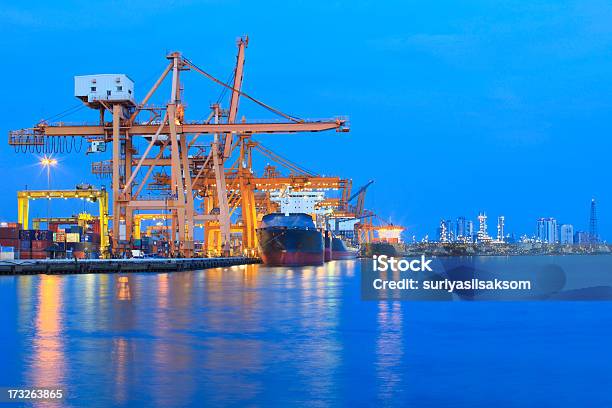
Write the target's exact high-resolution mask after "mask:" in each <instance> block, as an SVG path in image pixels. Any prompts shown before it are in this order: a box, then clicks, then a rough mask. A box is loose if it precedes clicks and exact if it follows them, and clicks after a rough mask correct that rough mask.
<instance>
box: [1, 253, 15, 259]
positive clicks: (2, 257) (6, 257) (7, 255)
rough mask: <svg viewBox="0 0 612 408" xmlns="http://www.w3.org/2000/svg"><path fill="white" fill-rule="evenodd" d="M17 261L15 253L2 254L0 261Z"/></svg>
mask: <svg viewBox="0 0 612 408" xmlns="http://www.w3.org/2000/svg"><path fill="white" fill-rule="evenodd" d="M14 259H15V252H14V251H11V252H0V261H12V260H14Z"/></svg>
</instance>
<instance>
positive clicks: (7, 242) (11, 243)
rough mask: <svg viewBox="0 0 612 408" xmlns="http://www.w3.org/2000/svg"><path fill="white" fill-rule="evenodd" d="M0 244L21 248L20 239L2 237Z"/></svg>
mask: <svg viewBox="0 0 612 408" xmlns="http://www.w3.org/2000/svg"><path fill="white" fill-rule="evenodd" d="M0 246H6V247H13V248H19V240H18V239H7V238H0Z"/></svg>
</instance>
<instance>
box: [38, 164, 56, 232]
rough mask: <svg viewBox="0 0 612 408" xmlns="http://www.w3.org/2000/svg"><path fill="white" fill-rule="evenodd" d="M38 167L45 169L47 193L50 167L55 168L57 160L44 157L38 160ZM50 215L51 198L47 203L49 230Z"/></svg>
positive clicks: (49, 187) (49, 184)
mask: <svg viewBox="0 0 612 408" xmlns="http://www.w3.org/2000/svg"><path fill="white" fill-rule="evenodd" d="M40 165H41V166H42V167H43V168H46V169H47V191H49V190H51V167H55V166H57V160H56V159H54V158H52V157H47V156H44V157H43V158H42V159H40ZM50 213H51V197H49V199H48V201H47V229H49V226H50V224H49V217H50Z"/></svg>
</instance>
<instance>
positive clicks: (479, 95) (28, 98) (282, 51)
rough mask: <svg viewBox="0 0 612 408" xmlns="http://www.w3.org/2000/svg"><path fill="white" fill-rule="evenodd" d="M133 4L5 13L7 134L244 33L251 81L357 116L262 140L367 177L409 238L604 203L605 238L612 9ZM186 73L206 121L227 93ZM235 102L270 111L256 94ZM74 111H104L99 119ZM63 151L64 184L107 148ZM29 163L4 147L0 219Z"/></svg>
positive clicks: (573, 212)
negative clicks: (99, 88)
mask: <svg viewBox="0 0 612 408" xmlns="http://www.w3.org/2000/svg"><path fill="white" fill-rule="evenodd" d="M124 3H125V2H119V1H113V2H95V3H86V2H81V1H58V2H53V3H47V2H36V1H34V2H31V3H30V4H29V5H28V6H27V7H26V6H18V5H4V6H3V7H2V9H1V10H0V44H1V46H2V50H3V51H4V60H3V61H4V63H3V64H2V66H0V71H1V73H2V78H4V81H3V92H2V95H3V98H2V99H1V101H0V104H1V108H2V112H3V113H4V114H3V121H2V123H1V124H0V127H1V131H2V133H3V134H4V135H6V133H7V132H8V130H10V129H17V128H22V127H27V126H30V125H32V124H34V123H35V122H36V121H38V120H39V119H41V118H46V117H49V116H52V115H54V114H56V113H58V112H61V111H62V110H64V109H66V108H69V107H72V106H74V105H76V104H77V103H78V101H77V100H76V99H75V98H74V97H73V96H72V93H73V83H72V81H73V79H72V77H73V75H78V74H88V73H102V72H109V73H115V72H120V73H127V74H128V75H130V76H131V77H132V78H133V79H134V80H135V82H136V94H137V96H139V97H142V96H143V94H144V93H145V92H146V89H148V87H149V86H150V85H151V84H152V83H153V81H154V80H155V78H156V76H157V75H159V73H160V72H161V70H163V67H164V65H165V58H164V56H165V54H166V52H167V51H170V50H180V51H181V52H183V54H184V55H185V56H187V57H188V58H190V59H191V60H192V61H194V62H195V63H196V64H198V65H199V66H201V67H204V68H206V69H207V70H208V71H209V72H212V73H214V74H215V75H217V76H219V77H221V78H227V77H228V75H229V74H230V72H231V69H232V67H233V64H234V61H235V51H236V49H235V39H236V38H237V37H238V36H239V35H242V34H248V35H249V36H250V44H249V48H248V49H247V61H246V67H245V69H246V72H245V84H244V90H245V91H246V92H247V93H249V94H252V95H253V96H255V97H257V98H259V99H261V100H263V101H265V102H267V103H269V104H271V105H273V106H276V107H279V108H280V109H282V110H284V111H287V112H289V113H292V114H295V115H298V116H300V117H304V118H322V117H332V116H336V115H348V116H349V117H350V121H351V132H350V133H346V134H338V133H334V132H331V133H321V134H303V135H286V136H278V135H274V136H272V135H270V136H260V137H259V140H260V141H262V142H263V143H264V144H265V145H266V146H268V147H270V148H272V149H274V150H276V151H278V152H279V153H282V154H283V155H285V156H287V157H289V158H291V159H293V160H294V161H296V162H299V163H301V164H303V165H304V166H305V167H307V168H311V169H315V170H317V171H318V172H320V173H323V174H329V175H332V174H333V175H339V176H342V177H350V178H353V179H354V183H355V185H360V184H363V183H365V182H367V181H368V180H370V179H374V180H375V181H376V183H375V184H374V185H373V186H372V187H371V188H370V190H369V193H368V198H367V204H368V207H371V208H373V209H374V210H376V211H377V212H378V213H380V214H381V216H383V217H384V218H388V219H391V220H393V221H394V222H396V223H401V224H403V225H405V226H407V227H408V229H409V231H408V235H412V233H414V234H416V235H417V236H422V235H423V234H426V233H430V234H433V233H434V231H435V229H436V227H437V225H438V223H439V220H440V218H442V217H444V218H455V217H457V216H460V215H463V216H466V217H468V218H470V219H474V220H475V218H476V215H477V214H478V211H486V212H487V213H488V214H489V215H490V216H491V217H492V218H493V217H496V216H497V215H502V214H503V215H505V216H506V226H507V230H508V231H509V232H516V233H529V234H533V233H534V232H535V225H536V219H537V218H538V217H556V218H557V219H558V220H559V221H560V222H562V223H572V224H574V225H575V227H576V228H577V229H586V228H587V227H588V216H589V204H590V199H591V197H596V198H597V200H598V209H599V218H600V233H601V235H602V236H603V237H604V238H608V237H609V232H610V230H611V229H612V216H611V214H612V196H611V193H610V186H609V174H610V165H609V162H610V150H611V149H610V148H611V147H612V142H611V141H610V135H611V134H612V129H611V127H612V126H611V115H610V113H611V112H612V53H610V49H611V47H612V25H610V24H609V22H610V21H612V5H611V4H610V3H607V2H604V1H585V0H582V1H554V2H553V1H543V2H525V1H503V2H499V1H497V2H494V1H490V2H482V1H461V2H445V1H438V2H415V1H398V2H362V1H347V2H334V1H325V2H317V1H298V2H280V1H279V2H265V3H262V2H238V1H205V2H198V1H190V2H172V1H155V0H153V1H146V2H145V1H133V2H130V4H128V5H126V4H124ZM288 3H290V4H288ZM186 81H187V82H186V84H185V85H186V92H185V99H186V102H187V104H188V106H187V117H188V118H191V119H198V118H204V117H205V116H206V115H207V113H208V112H207V109H208V105H209V104H210V103H211V102H213V101H214V100H216V98H217V96H218V94H219V89H218V88H216V87H215V86H213V85H211V84H209V83H207V82H206V81H205V80H203V79H201V78H198V77H196V75H195V74H190V75H189V77H188V79H186ZM159 102H163V101H161V100H160V101H159ZM240 114H241V115H246V116H247V117H248V118H252V119H266V118H271V114H270V113H269V112H267V111H263V110H261V109H260V108H258V107H256V106H253V104H249V103H246V102H243V103H242V105H241V111H240ZM67 120H73V121H82V120H89V121H95V120H96V113H95V112H93V111H88V110H87V109H83V110H81V111H79V112H78V113H77V114H75V115H73V116H71V117H69V118H67ZM60 159H61V160H62V161H61V166H60V168H58V169H57V170H56V172H55V174H54V176H53V185H54V187H66V188H70V187H72V186H73V185H74V184H75V183H77V182H79V181H91V182H94V183H96V184H99V181H98V180H96V179H94V178H92V177H91V176H90V175H88V172H89V165H90V162H91V161H93V160H99V159H101V157H99V156H96V157H95V158H92V157H85V156H84V155H75V154H72V155H64V156H62V157H60ZM35 162H36V158H35V156H33V155H30V154H16V153H14V152H13V150H12V148H10V147H9V146H8V145H7V144H6V143H2V144H0V165H1V166H2V168H3V169H4V170H5V174H6V175H7V176H6V180H5V183H4V189H3V190H2V198H3V199H2V200H1V202H0V218H2V219H5V220H11V219H14V218H16V211H17V210H16V207H17V206H16V198H15V191H16V190H18V189H21V188H23V186H24V185H25V184H28V186H29V188H44V187H45V186H46V178H45V177H44V175H41V174H40V170H39V169H38V168H37V167H36V166H35V165H34V164H35ZM105 182H106V183H108V181H105ZM69 210H73V209H69ZM33 211H34V213H36V212H37V211H38V212H41V214H43V213H44V211H43V209H42V208H41V209H36V208H33ZM490 224H491V225H490V227H491V228H490V230H491V231H490V232H491V233H493V230H494V225H493V224H494V222H490Z"/></svg>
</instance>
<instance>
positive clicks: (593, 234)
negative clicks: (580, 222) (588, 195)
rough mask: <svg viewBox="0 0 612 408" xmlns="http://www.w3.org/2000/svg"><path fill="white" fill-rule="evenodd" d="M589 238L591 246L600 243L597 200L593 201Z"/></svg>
mask: <svg viewBox="0 0 612 408" xmlns="http://www.w3.org/2000/svg"><path fill="white" fill-rule="evenodd" d="M589 237H590V240H591V244H597V243H598V242H599V234H598V233H597V204H596V203H595V199H594V198H593V199H592V200H591V216H590V218H589Z"/></svg>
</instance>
